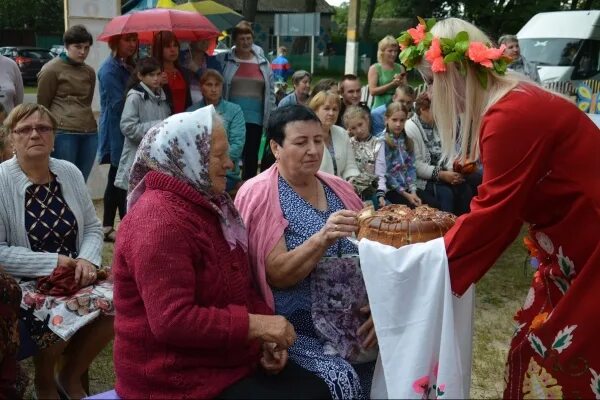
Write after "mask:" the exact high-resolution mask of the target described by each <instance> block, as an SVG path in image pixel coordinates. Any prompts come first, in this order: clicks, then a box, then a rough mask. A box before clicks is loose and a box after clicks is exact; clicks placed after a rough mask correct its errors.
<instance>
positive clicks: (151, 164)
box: [127, 105, 248, 250]
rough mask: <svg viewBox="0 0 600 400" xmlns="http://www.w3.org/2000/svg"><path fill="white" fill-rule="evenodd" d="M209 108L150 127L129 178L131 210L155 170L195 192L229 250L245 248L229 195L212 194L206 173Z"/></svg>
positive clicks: (211, 112) (211, 111)
mask: <svg viewBox="0 0 600 400" xmlns="http://www.w3.org/2000/svg"><path fill="white" fill-rule="evenodd" d="M215 115H216V111H215V109H214V107H213V106H212V105H210V106H206V107H203V108H200V109H198V110H196V111H194V112H186V113H179V114H175V115H172V116H171V117H169V118H167V119H165V120H164V121H163V122H161V123H159V124H157V125H155V126H154V127H152V128H151V129H150V130H149V131H148V132H147V133H146V135H145V136H144V138H143V139H142V142H141V143H140V146H139V148H138V151H137V154H136V156H135V161H134V163H133V167H132V168H131V173H130V176H129V192H130V194H129V199H128V202H127V209H131V208H132V206H133V205H134V204H135V203H136V202H137V200H138V199H139V198H140V197H141V196H142V194H143V193H144V192H145V191H146V184H145V182H144V181H145V177H146V174H147V173H148V172H150V171H158V172H161V173H163V174H166V175H170V176H172V177H174V178H177V179H179V180H181V181H183V182H185V183H187V184H188V185H190V186H192V187H193V188H194V189H195V190H196V191H198V192H199V193H200V194H201V195H202V196H203V197H204V198H205V199H206V200H207V201H208V202H209V204H210V205H211V207H212V208H213V209H214V210H215V212H216V213H217V214H218V215H219V217H220V222H221V228H222V230H223V235H224V236H225V239H226V240H227V242H228V243H229V246H230V248H232V249H233V248H235V246H236V244H240V245H241V246H242V247H243V248H244V250H246V249H247V248H248V239H247V234H246V229H245V228H244V224H243V222H242V219H241V217H240V215H239V213H238V211H237V210H236V208H235V206H234V205H233V201H232V200H231V197H229V194H227V193H226V192H223V193H217V194H215V193H213V192H212V191H211V187H212V183H211V181H210V177H209V174H208V165H209V156H210V144H211V137H212V129H213V126H212V125H213V118H214V117H215Z"/></svg>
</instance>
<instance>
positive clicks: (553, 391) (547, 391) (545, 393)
mask: <svg viewBox="0 0 600 400" xmlns="http://www.w3.org/2000/svg"><path fill="white" fill-rule="evenodd" d="M523 398H524V399H562V398H563V393H562V387H561V386H560V385H558V382H557V381H556V379H554V378H553V377H552V375H550V374H549V373H548V371H546V369H545V368H543V367H541V366H540V365H539V364H538V363H537V362H535V360H534V359H533V358H531V360H529V367H528V368H527V372H525V378H524V380H523Z"/></svg>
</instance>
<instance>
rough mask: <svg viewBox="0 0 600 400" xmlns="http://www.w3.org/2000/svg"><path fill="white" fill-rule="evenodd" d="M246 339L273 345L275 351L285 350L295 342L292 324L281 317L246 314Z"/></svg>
mask: <svg viewBox="0 0 600 400" xmlns="http://www.w3.org/2000/svg"><path fill="white" fill-rule="evenodd" d="M248 317H249V327H248V339H250V340H252V339H260V340H262V341H263V342H270V343H275V345H276V346H275V350H277V351H279V350H285V349H287V348H288V347H290V346H291V345H292V344H294V342H295V341H296V331H295V330H294V327H293V326H292V324H290V323H289V322H288V320H287V319H285V317H282V316H281V315H260V314H248Z"/></svg>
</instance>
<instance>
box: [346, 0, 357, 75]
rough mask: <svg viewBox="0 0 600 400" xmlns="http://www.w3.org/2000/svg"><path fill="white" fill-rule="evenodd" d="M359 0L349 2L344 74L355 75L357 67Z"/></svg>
mask: <svg viewBox="0 0 600 400" xmlns="http://www.w3.org/2000/svg"><path fill="white" fill-rule="evenodd" d="M359 11H360V0H350V7H349V9H348V30H347V32H346V66H345V73H346V74H356V71H357V67H358V26H359Z"/></svg>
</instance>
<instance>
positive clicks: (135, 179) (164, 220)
mask: <svg viewBox="0 0 600 400" xmlns="http://www.w3.org/2000/svg"><path fill="white" fill-rule="evenodd" d="M232 167H233V165H232V162H231V160H230V159H229V155H228V142H227V136H226V134H225V130H224V129H223V124H222V122H221V120H220V118H219V117H218V115H217V113H216V112H215V110H214V108H213V107H212V106H208V107H204V108H201V109H199V110H197V111H194V112H191V113H181V114H177V115H175V116H172V117H170V118H167V119H166V120H164V121H163V122H162V123H161V124H158V125H157V126H155V127H153V128H152V129H151V130H150V131H148V133H147V134H146V136H145V137H144V139H143V140H142V142H141V144H140V147H139V149H138V153H137V155H136V160H135V162H134V165H133V168H132V170H131V176H130V192H131V194H130V198H129V204H128V210H129V213H128V214H127V216H126V218H125V219H124V220H123V222H122V223H121V227H120V230H119V236H118V239H117V244H116V251H115V258H114V277H115V299H114V300H115V308H116V311H117V315H118V316H117V317H116V318H115V345H114V354H115V357H114V361H115V371H116V375H117V385H116V390H117V393H118V394H119V396H120V397H124V398H147V397H157V398H172V397H178V398H181V397H190V398H213V397H217V396H218V397H221V398H228V397H232V398H233V397H247V396H248V395H249V394H250V393H252V395H253V396H257V398H260V397H271V398H275V397H277V398H281V397H282V396H284V395H285V393H286V392H287V393H294V394H295V395H297V393H295V392H294V391H295V390H296V389H297V390H299V391H300V393H301V395H302V393H303V391H306V390H309V389H305V388H311V387H313V388H314V387H319V384H320V381H319V380H318V379H317V378H316V377H314V376H312V375H310V374H308V373H306V372H305V371H304V370H302V369H301V368H299V367H297V366H295V365H294V364H293V363H291V362H290V363H288V362H287V348H288V347H289V346H290V345H291V344H292V343H293V342H294V340H295V338H296V333H295V332H294V329H293V327H292V325H290V323H289V322H288V321H287V320H286V319H285V318H283V317H281V316H273V315H271V314H272V310H271V309H270V308H269V307H268V306H267V304H266V303H265V301H264V300H263V298H262V297H261V295H260V294H259V292H258V291H257V290H256V287H257V284H256V282H254V278H253V276H254V275H253V273H252V272H251V271H250V269H249V266H248V261H247V260H248V257H247V236H246V230H245V228H244V225H243V223H242V221H241V219H240V217H239V214H238V212H237V210H236V209H235V207H234V206H233V202H232V201H231V198H230V197H229V195H228V194H227V193H226V192H225V183H226V172H227V170H228V169H231V168H232ZM258 366H261V367H262V368H258V369H257V367H258ZM274 374H277V375H274ZM311 379H312V380H311ZM307 381H308V382H310V384H308V385H307V384H306V382H307ZM294 382H297V385H294ZM323 389H324V392H325V393H327V388H326V387H325V388H323ZM312 390H314V389H312ZM322 393H323V391H322V392H321V393H319V394H318V395H317V396H321V395H322ZM304 397H306V396H304ZM315 397H316V396H315Z"/></svg>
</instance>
